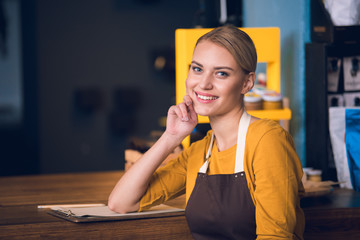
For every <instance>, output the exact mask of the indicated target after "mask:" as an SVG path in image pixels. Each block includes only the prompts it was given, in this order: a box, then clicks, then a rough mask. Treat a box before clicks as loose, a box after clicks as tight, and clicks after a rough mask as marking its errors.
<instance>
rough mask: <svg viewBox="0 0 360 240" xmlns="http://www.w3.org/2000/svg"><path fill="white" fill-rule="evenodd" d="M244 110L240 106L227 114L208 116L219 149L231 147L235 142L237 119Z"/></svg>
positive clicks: (237, 126) (238, 119)
mask: <svg viewBox="0 0 360 240" xmlns="http://www.w3.org/2000/svg"><path fill="white" fill-rule="evenodd" d="M243 112H244V109H243V108H241V109H239V110H238V111H235V112H233V113H232V114H229V115H227V116H214V117H211V116H210V117H209V120H210V125H211V128H212V130H213V132H214V134H215V137H216V138H215V139H216V145H217V147H218V150H219V151H224V150H226V149H229V148H231V147H232V146H234V145H235V144H236V143H237V137H238V128H239V121H240V118H241V116H242V114H243Z"/></svg>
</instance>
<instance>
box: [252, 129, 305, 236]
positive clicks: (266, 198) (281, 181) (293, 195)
mask: <svg viewBox="0 0 360 240" xmlns="http://www.w3.org/2000/svg"><path fill="white" fill-rule="evenodd" d="M252 168H253V174H254V176H253V178H254V193H253V196H254V198H253V199H254V201H255V206H256V224H257V235H258V239H299V238H300V239H301V238H302V234H299V235H300V236H296V233H297V232H301V231H303V228H304V216H303V212H302V210H301V208H300V202H299V194H301V193H302V192H303V186H302V183H301V177H302V167H301V163H300V160H299V158H298V156H297V154H296V151H295V148H294V145H293V141H292V138H291V136H290V135H289V134H288V133H287V132H286V131H285V130H283V129H281V128H280V129H279V128H274V129H271V130H269V131H268V132H266V133H265V134H264V135H263V136H262V137H261V139H260V140H259V142H258V143H257V146H256V147H255V151H254V154H253V159H252ZM296 228H298V229H296Z"/></svg>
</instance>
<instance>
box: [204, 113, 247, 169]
mask: <svg viewBox="0 0 360 240" xmlns="http://www.w3.org/2000/svg"><path fill="white" fill-rule="evenodd" d="M250 120H251V116H250V115H249V114H248V113H247V112H246V111H244V113H243V115H242V116H241V119H240V122H239V129H238V138H237V146H236V159H235V171H234V172H235V173H238V172H242V171H244V153H245V140H246V133H247V130H248V127H249V125H250ZM213 145H214V132H213V133H212V135H211V140H210V145H209V148H208V151H207V153H206V161H205V162H204V164H203V165H202V167H201V168H200V170H199V173H206V172H207V169H208V167H209V158H210V155H211V151H212V148H213Z"/></svg>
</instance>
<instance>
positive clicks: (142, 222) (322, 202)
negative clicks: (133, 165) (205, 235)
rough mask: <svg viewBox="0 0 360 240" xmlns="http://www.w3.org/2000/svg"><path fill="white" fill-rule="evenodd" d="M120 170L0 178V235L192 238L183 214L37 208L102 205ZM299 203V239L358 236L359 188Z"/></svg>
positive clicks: (178, 204) (177, 202) (180, 203)
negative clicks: (112, 217) (139, 215)
mask: <svg viewBox="0 0 360 240" xmlns="http://www.w3.org/2000/svg"><path fill="white" fill-rule="evenodd" d="M122 174H123V172H122V171H112V172H93V173H66V174H49V175H35V176H16V177H0V239H49V238H50V239H51V238H55V239H63V238H66V239H79V238H80V239H83V238H84V236H86V238H89V239H91V238H94V239H109V238H121V239H192V237H191V234H190V231H189V229H188V226H187V222H186V219H185V216H176V217H165V218H153V219H138V220H125V221H113V222H97V223H72V222H68V221H65V220H63V219H60V218H57V217H54V216H51V215H49V214H48V213H47V211H48V210H47V209H38V208H37V206H38V205H53V204H76V203H79V204H82V203H105V204H106V203H107V199H108V196H109V194H110V192H111V191H112V189H113V187H114V186H115V184H116V182H117V181H118V180H119V179H120V177H121V176H122ZM184 203H185V197H184V196H181V197H179V198H178V199H175V200H172V201H171V202H169V205H171V206H175V207H184ZM301 205H302V207H303V209H304V212H305V216H306V231H305V237H306V238H305V239H339V237H340V236H341V239H343V238H342V237H344V236H346V239H347V240H349V239H360V193H359V192H355V191H351V190H344V189H336V190H335V191H333V192H331V193H329V194H326V195H323V196H316V197H308V198H304V199H302V200H301ZM344 232H346V234H347V235H344ZM84 234H86V235H84ZM164 236H166V237H164Z"/></svg>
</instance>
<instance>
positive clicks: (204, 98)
mask: <svg viewBox="0 0 360 240" xmlns="http://www.w3.org/2000/svg"><path fill="white" fill-rule="evenodd" d="M195 95H196V97H197V99H199V100H200V101H201V102H212V101H214V100H216V99H218V98H219V97H217V96H214V95H210V94H206V93H200V92H195Z"/></svg>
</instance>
